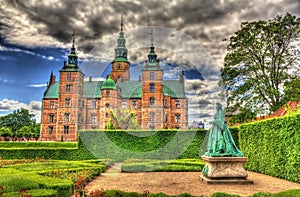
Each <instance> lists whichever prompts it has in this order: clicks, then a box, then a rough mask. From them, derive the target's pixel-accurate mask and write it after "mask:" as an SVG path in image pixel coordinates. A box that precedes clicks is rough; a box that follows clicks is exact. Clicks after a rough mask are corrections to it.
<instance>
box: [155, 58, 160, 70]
mask: <svg viewBox="0 0 300 197" xmlns="http://www.w3.org/2000/svg"><path fill="white" fill-rule="evenodd" d="M156 68H160V65H159V60H156Z"/></svg>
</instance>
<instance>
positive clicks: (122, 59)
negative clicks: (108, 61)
mask: <svg viewBox="0 0 300 197" xmlns="http://www.w3.org/2000/svg"><path fill="white" fill-rule="evenodd" d="M113 62H128V59H127V58H125V57H115V58H114V60H113Z"/></svg>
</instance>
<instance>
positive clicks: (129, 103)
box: [41, 21, 188, 141]
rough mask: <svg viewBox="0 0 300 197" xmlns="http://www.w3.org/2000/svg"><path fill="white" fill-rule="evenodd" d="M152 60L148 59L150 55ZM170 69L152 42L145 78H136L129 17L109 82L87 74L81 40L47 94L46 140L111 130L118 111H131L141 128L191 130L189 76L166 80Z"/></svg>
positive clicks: (43, 129)
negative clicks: (128, 41) (127, 30)
mask: <svg viewBox="0 0 300 197" xmlns="http://www.w3.org/2000/svg"><path fill="white" fill-rule="evenodd" d="M145 59H146V57H145ZM163 75H164V71H163V69H162V68H161V67H160V63H159V61H158V60H157V55H156V53H155V48H154V46H153V42H151V46H150V51H149V54H148V60H147V61H146V62H145V64H144V66H143V68H142V73H141V77H140V78H139V80H131V79H130V62H129V61H128V51H127V49H126V40H125V37H124V32H123V21H121V30H120V32H119V37H118V39H117V47H116V48H115V57H114V59H113V60H112V62H111V73H110V74H109V75H108V76H107V78H106V80H104V81H95V80H93V79H92V78H91V77H89V78H88V79H85V75H84V73H83V72H82V70H81V69H80V67H79V65H78V57H77V55H76V49H75V38H74V34H73V36H72V48H71V52H70V54H69V55H68V62H64V64H63V66H62V68H61V69H60V70H59V79H58V81H56V77H55V76H54V75H53V74H52V73H51V75H50V80H49V83H48V86H47V89H46V91H45V93H44V97H43V105H42V122H41V140H42V141H61V140H64V141H76V140H77V137H78V131H79V130H82V129H87V130H91V129H105V128H106V126H107V124H108V123H109V122H110V121H111V116H112V113H111V111H114V112H116V111H117V109H121V110H122V109H124V110H131V111H133V112H134V113H135V114H136V115H135V117H136V121H137V124H138V126H139V128H140V129H142V130H151V129H186V128H187V126H188V108H187V106H188V99H187V97H186V95H185V86H184V83H185V82H184V74H183V73H181V74H180V78H179V79H178V80H163Z"/></svg>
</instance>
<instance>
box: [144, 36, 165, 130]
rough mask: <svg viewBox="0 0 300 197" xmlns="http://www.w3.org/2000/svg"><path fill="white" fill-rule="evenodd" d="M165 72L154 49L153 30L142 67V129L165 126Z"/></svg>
mask: <svg viewBox="0 0 300 197" xmlns="http://www.w3.org/2000/svg"><path fill="white" fill-rule="evenodd" d="M163 74H164V73H163V70H162V69H161V68H160V65H159V61H158V60H157V55H156V54H155V51H154V46H153V33H152V32H151V46H150V52H149V54H148V61H147V62H146V64H145V66H144V68H143V69H142V124H141V128H142V129H161V128H163V114H164V108H163V84H162V80H163Z"/></svg>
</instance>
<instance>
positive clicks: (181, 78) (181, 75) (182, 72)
mask: <svg viewBox="0 0 300 197" xmlns="http://www.w3.org/2000/svg"><path fill="white" fill-rule="evenodd" d="M180 83H181V84H182V85H183V90H185V84H184V71H183V70H182V71H181V74H180Z"/></svg>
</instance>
